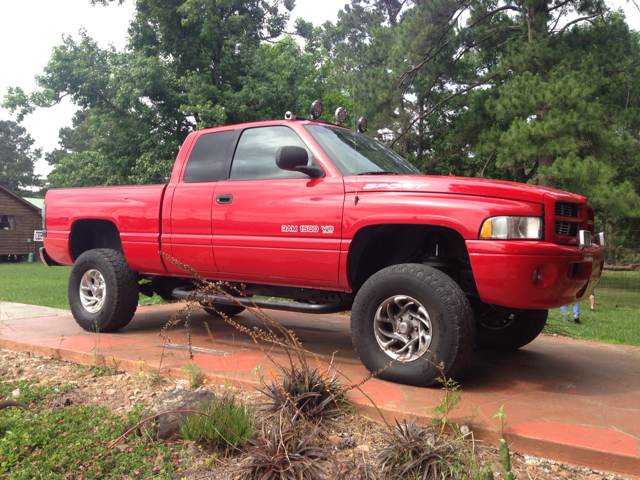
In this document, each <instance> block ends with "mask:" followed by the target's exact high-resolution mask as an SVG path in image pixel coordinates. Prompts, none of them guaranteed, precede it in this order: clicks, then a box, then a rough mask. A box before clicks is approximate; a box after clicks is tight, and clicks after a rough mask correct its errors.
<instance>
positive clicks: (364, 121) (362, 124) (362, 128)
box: [358, 117, 367, 133]
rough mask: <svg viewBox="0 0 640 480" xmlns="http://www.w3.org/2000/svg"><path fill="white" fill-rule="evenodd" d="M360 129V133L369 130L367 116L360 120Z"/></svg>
mask: <svg viewBox="0 0 640 480" xmlns="http://www.w3.org/2000/svg"><path fill="white" fill-rule="evenodd" d="M358 131H359V132H360V133H364V132H366V131H367V119H366V118H365V117H360V120H358Z"/></svg>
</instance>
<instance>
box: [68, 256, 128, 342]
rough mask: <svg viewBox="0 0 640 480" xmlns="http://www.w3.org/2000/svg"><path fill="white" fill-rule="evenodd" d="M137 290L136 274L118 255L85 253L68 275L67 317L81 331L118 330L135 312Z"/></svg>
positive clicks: (122, 257) (123, 258)
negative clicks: (68, 312) (69, 316)
mask: <svg viewBox="0 0 640 480" xmlns="http://www.w3.org/2000/svg"><path fill="white" fill-rule="evenodd" d="M138 288H139V287H138V281H137V278H136V274H135V272H134V271H133V270H131V268H130V267H129V264H128V263H127V260H126V258H125V257H124V255H123V254H122V253H121V252H118V251H117V250H112V249H109V248H97V249H94V250H88V251H86V252H84V253H83V254H82V255H80V256H79V257H78V259H77V260H76V261H75V263H74V264H73V268H72V269H71V273H70V275H69V287H68V297H69V306H70V307H71V313H72V314H73V317H74V318H75V320H76V322H77V323H78V325H80V326H81V327H82V328H84V329H85V330H89V331H91V332H96V331H99V332H112V331H114V330H118V329H120V328H123V327H124V326H126V325H127V324H128V323H129V322H130V321H131V319H132V318H133V315H134V313H135V312H136V308H137V307H138Z"/></svg>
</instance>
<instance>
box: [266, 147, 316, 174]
mask: <svg viewBox="0 0 640 480" xmlns="http://www.w3.org/2000/svg"><path fill="white" fill-rule="evenodd" d="M307 163H309V154H308V153H307V151H306V150H305V149H304V148H302V147H294V146H287V147H280V148H279V149H278V151H277V152H276V165H278V167H279V168H281V169H282V170H290V171H293V172H300V173H304V174H305V175H308V176H309V177H311V178H321V177H324V176H325V173H324V170H322V169H321V168H320V167H310V166H308V165H307Z"/></svg>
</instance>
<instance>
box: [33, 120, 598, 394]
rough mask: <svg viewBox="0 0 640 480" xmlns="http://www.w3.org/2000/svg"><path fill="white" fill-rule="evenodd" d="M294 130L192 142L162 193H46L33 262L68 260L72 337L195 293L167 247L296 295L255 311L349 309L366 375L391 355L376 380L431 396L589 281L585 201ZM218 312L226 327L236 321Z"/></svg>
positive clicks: (226, 275) (324, 129)
mask: <svg viewBox="0 0 640 480" xmlns="http://www.w3.org/2000/svg"><path fill="white" fill-rule="evenodd" d="M287 118H288V119H285V120H281V121H266V122H258V123H249V124H242V125H231V126H226V127H219V128H212V129H206V130H200V131H196V132H193V133H191V134H190V135H189V137H188V138H187V139H186V141H185V143H184V145H183V146H182V148H181V150H180V153H179V154H178V157H177V159H176V162H175V165H174V167H173V172H172V174H171V179H170V181H169V183H168V184H167V185H150V186H125V187H94V188H74V189H52V190H49V191H48V192H47V195H46V198H45V207H44V208H43V227H44V229H45V234H44V248H43V249H42V250H41V257H42V259H43V262H44V263H46V264H48V265H57V264H59V265H73V268H72V270H71V274H70V278H69V290H68V294H69V304H70V306H71V310H72V312H73V315H74V317H75V319H76V321H77V322H78V324H79V325H80V326H81V327H82V328H84V329H87V330H92V329H95V328H99V330H100V331H102V332H107V331H114V330H118V329H120V328H122V327H124V326H125V325H127V324H128V323H129V322H130V321H131V319H132V317H133V315H134V312H135V310H136V306H137V300H138V292H142V293H144V294H146V295H152V294H153V293H154V292H156V293H158V294H159V295H160V296H162V297H163V298H172V297H176V298H184V297H185V296H186V295H188V293H189V290H190V288H189V285H190V284H191V280H190V278H189V275H188V273H187V272H186V271H185V270H183V269H181V268H179V267H178V266H176V265H174V264H173V263H171V262H168V261H166V260H165V259H164V258H163V256H161V255H160V254H159V252H163V253H166V254H167V255H169V256H171V257H174V258H175V259H177V260H179V261H181V262H183V263H185V264H188V265H190V266H191V267H193V268H194V269H196V270H197V271H198V272H199V273H200V274H201V275H202V276H203V277H205V278H208V279H212V280H223V281H227V282H230V283H231V284H232V285H238V287H240V285H241V284H242V286H243V288H244V292H245V293H246V295H247V296H253V295H263V296H264V295H266V296H274V297H280V298H288V299H292V300H293V301H269V300H260V299H256V300H255V302H256V303H257V304H258V305H259V306H261V307H263V308H275V309H282V310H292V311H297V312H309V313H314V312H315V313H328V312H337V311H343V310H351V335H352V340H353V345H354V347H355V349H356V351H357V353H358V355H359V357H360V359H361V360H362V362H363V363H364V365H365V366H366V367H367V368H368V369H369V370H371V371H378V370H380V369H382V368H383V367H385V366H386V365H387V364H389V362H390V361H391V360H397V361H394V362H392V364H391V365H390V366H389V367H388V368H386V369H384V371H383V372H382V373H381V374H380V377H382V378H384V379H388V380H392V381H398V382H403V383H408V384H414V385H429V384H432V383H433V382H434V379H435V378H437V377H438V376H439V375H440V373H439V372H438V370H437V368H436V367H435V366H434V364H433V361H435V362H444V365H445V367H444V372H445V374H446V375H447V376H451V375H455V374H456V373H457V372H459V371H460V369H461V368H462V367H463V366H464V364H465V362H466V361H467V360H468V358H469V356H470V354H471V352H472V350H473V348H474V345H478V346H481V347H485V348H496V349H517V348H520V347H522V346H524V345H526V344H528V343H529V342H531V341H532V340H533V339H535V338H536V337H537V336H538V334H539V333H540V332H541V331H542V329H543V327H544V325H545V323H546V319H547V309H549V308H556V307H560V306H561V305H566V304H569V303H573V302H576V301H579V300H581V299H583V298H584V297H585V296H588V295H589V293H590V292H591V289H592V288H593V287H594V286H595V284H596V283H597V281H598V279H599V277H600V275H601V272H602V268H603V264H604V262H603V254H602V251H601V249H600V247H601V245H592V242H591V239H592V236H593V237H595V238H596V239H597V238H603V237H602V235H598V236H595V235H594V222H593V210H592V209H591V207H590V206H589V205H588V204H587V202H586V200H585V198H584V197H581V196H578V195H573V194H570V193H566V192H561V191H558V190H552V189H548V188H542V187H537V186H532V185H523V184H515V183H509V182H501V181H490V180H483V179H471V178H459V177H436V176H424V175H421V174H420V172H418V171H417V170H416V169H415V168H414V167H413V166H411V165H410V164H409V163H407V162H406V161H405V160H403V159H402V158H401V157H400V156H398V155H397V154H395V153H394V152H393V151H392V150H390V149H389V148H387V147H386V146H385V145H384V144H382V143H380V142H379V141H377V140H375V139H373V138H371V137H368V136H366V135H363V134H361V133H359V132H355V131H351V130H348V129H346V128H342V127H340V126H336V125H333V124H328V123H326V122H320V121H317V120H313V119H304V118H299V117H292V116H291V115H287ZM363 123H364V122H363ZM600 243H602V240H601V241H600ZM213 300H214V301H215V302H214V303H215V304H216V305H217V307H216V308H218V309H219V310H220V311H222V312H224V313H225V314H227V315H235V314H238V313H240V312H241V311H242V310H243V309H244V308H243V307H241V306H239V305H237V304H234V303H233V302H232V301H230V300H228V299H225V298H224V297H221V298H217V297H216V298H213ZM240 301H241V302H244V304H246V303H247V301H246V299H242V298H241V299H240ZM208 311H209V313H215V311H214V310H212V309H208ZM425 360H431V362H429V361H425Z"/></svg>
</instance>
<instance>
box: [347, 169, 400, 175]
mask: <svg viewBox="0 0 640 480" xmlns="http://www.w3.org/2000/svg"><path fill="white" fill-rule="evenodd" d="M358 175H402V174H401V173H398V172H391V171H389V170H378V171H377V172H364V173H359V174H358Z"/></svg>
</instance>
